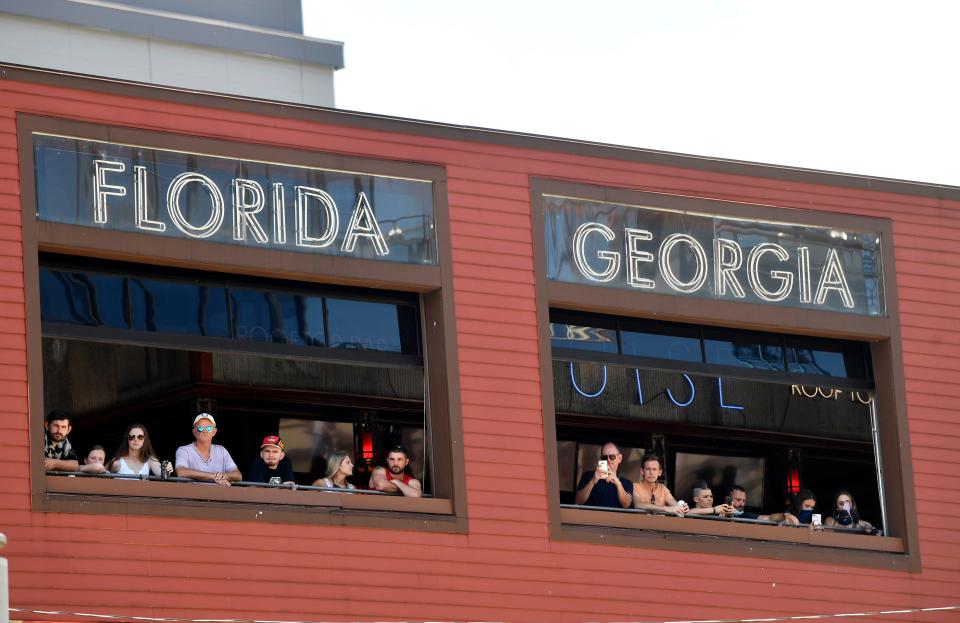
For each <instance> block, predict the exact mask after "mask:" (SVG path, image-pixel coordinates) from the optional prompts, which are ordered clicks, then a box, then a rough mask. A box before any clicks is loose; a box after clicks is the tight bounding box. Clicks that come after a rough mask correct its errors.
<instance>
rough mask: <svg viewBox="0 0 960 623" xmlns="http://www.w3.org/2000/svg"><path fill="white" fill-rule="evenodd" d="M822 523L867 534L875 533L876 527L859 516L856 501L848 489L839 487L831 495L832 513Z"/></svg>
mask: <svg viewBox="0 0 960 623" xmlns="http://www.w3.org/2000/svg"><path fill="white" fill-rule="evenodd" d="M823 525H825V526H830V527H831V528H848V529H850V530H859V531H861V532H866V533H867V534H876V533H877V529H876V528H875V527H874V525H873V524H872V523H870V522H869V521H867V520H866V519H862V518H861V517H860V511H859V510H857V501H856V500H854V499H853V496H852V495H850V492H849V491H845V490H843V489H841V490H840V491H837V494H836V495H835V496H833V515H831V516H830V517H827V518H826V519H824V520H823Z"/></svg>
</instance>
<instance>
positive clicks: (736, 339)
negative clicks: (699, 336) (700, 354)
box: [704, 331, 783, 371]
mask: <svg viewBox="0 0 960 623" xmlns="http://www.w3.org/2000/svg"><path fill="white" fill-rule="evenodd" d="M705 336H706V340H705V342H704V346H705V350H706V354H707V363H712V364H717V365H720V366H736V367H738V368H754V369H756V370H777V371H782V370H783V346H781V344H780V341H779V340H777V339H776V338H773V337H771V338H767V337H765V336H762V335H759V334H756V333H746V332H743V333H739V332H737V333H734V332H710V331H708V332H706V333H705Z"/></svg>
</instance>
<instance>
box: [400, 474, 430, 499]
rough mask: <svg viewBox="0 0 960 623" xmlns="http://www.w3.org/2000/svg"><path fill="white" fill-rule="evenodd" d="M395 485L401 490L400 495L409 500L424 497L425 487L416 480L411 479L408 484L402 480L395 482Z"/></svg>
mask: <svg viewBox="0 0 960 623" xmlns="http://www.w3.org/2000/svg"><path fill="white" fill-rule="evenodd" d="M393 484H394V485H395V486H396V487H397V489H399V491H400V493H402V494H403V495H404V496H406V497H408V498H419V497H423V485H421V484H420V481H419V480H417V479H416V478H411V479H410V482H407V483H404V482H403V481H402V480H394V481H393Z"/></svg>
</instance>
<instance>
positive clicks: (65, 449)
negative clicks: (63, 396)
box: [43, 409, 80, 472]
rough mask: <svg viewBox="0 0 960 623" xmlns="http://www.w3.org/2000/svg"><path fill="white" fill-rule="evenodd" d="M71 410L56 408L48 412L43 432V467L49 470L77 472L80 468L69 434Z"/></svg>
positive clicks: (71, 417)
mask: <svg viewBox="0 0 960 623" xmlns="http://www.w3.org/2000/svg"><path fill="white" fill-rule="evenodd" d="M72 419H73V416H72V415H71V414H70V412H69V411H61V410H59V409H55V410H53V411H51V412H50V413H48V414H47V418H46V421H45V422H44V425H43V427H44V429H45V430H44V432H43V468H44V469H45V470H46V471H48V472H76V471H79V469H80V461H79V460H78V458H77V453H76V452H74V450H73V446H71V445H70V440H69V439H67V435H69V434H70V429H71V428H72V427H71V425H70V421H71V420H72Z"/></svg>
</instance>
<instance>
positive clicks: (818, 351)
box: [787, 338, 870, 379]
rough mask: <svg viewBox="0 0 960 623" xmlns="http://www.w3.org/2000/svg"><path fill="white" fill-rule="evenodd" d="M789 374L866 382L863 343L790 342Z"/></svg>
mask: <svg viewBox="0 0 960 623" xmlns="http://www.w3.org/2000/svg"><path fill="white" fill-rule="evenodd" d="M787 366H788V369H789V371H790V372H797V373H800V374H818V375H822V376H837V377H847V378H858V379H866V378H869V377H870V374H869V372H868V370H867V364H866V353H865V352H864V350H863V347H862V346H861V345H860V344H851V343H849V342H829V341H825V340H824V341H820V340H795V339H790V338H788V339H787Z"/></svg>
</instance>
